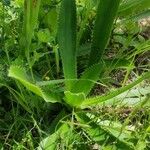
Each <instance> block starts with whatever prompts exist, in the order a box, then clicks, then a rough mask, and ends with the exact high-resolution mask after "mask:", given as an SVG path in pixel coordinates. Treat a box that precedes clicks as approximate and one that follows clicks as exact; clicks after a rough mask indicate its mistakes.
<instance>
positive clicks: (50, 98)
mask: <svg viewBox="0 0 150 150" xmlns="http://www.w3.org/2000/svg"><path fill="white" fill-rule="evenodd" d="M8 76H9V77H12V78H15V79H16V80H18V81H20V82H21V83H22V84H23V85H24V86H25V87H26V88H27V89H28V90H30V91H32V92H33V93H35V94H36V95H38V96H40V97H42V98H43V99H44V100H45V101H46V102H52V103H55V102H60V98H59V97H58V95H57V94H55V93H50V92H49V91H47V90H45V89H44V88H42V87H39V86H38V85H36V84H34V83H33V82H32V80H31V79H30V77H29V76H28V75H27V74H26V72H25V70H24V69H23V68H21V67H19V66H11V67H10V69H9V74H8Z"/></svg>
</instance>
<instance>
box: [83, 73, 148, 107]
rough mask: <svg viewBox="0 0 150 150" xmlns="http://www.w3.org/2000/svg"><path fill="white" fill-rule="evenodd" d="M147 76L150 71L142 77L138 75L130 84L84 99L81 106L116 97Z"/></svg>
mask: <svg viewBox="0 0 150 150" xmlns="http://www.w3.org/2000/svg"><path fill="white" fill-rule="evenodd" d="M149 78H150V72H147V73H145V74H144V75H143V76H142V77H140V78H139V79H137V80H136V81H134V82H132V83H131V84H129V85H127V86H125V87H122V88H119V89H118V90H115V91H112V92H110V93H109V94H107V95H104V96H97V97H93V98H89V99H87V100H85V101H84V102H83V103H82V105H81V107H82V108H86V107H88V106H91V105H97V104H99V103H103V102H105V101H107V100H109V99H111V98H113V97H116V96H118V95H120V94H121V93H123V92H125V91H127V90H129V89H131V88H133V87H134V86H136V85H137V84H139V83H141V82H142V81H143V80H146V79H149Z"/></svg>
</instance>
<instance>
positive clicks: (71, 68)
mask: <svg viewBox="0 0 150 150" xmlns="http://www.w3.org/2000/svg"><path fill="white" fill-rule="evenodd" d="M58 43H59V48H60V54H61V58H62V64H63V71H64V76H65V79H75V78H76V77H77V72H76V70H77V66H76V4H75V0H62V2H61V8H60V14H59V25H58ZM71 84H72V83H71V81H68V82H66V86H67V90H70V88H71Z"/></svg>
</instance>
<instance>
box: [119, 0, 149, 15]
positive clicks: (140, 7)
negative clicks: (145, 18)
mask: <svg viewBox="0 0 150 150" xmlns="http://www.w3.org/2000/svg"><path fill="white" fill-rule="evenodd" d="M148 9H150V0H128V1H127V2H124V3H123V4H122V5H121V6H120V7H119V11H118V16H119V17H131V16H134V15H137V14H140V13H142V12H144V11H146V10H148Z"/></svg>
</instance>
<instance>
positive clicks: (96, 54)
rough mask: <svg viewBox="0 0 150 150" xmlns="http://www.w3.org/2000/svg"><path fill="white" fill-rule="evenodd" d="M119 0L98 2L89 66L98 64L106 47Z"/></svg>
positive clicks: (101, 0)
mask: <svg viewBox="0 0 150 150" xmlns="http://www.w3.org/2000/svg"><path fill="white" fill-rule="evenodd" d="M120 1H121V0H100V3H99V6H98V9H97V17H96V21H95V28H94V35H93V41H92V47H91V54H90V59H89V65H93V64H95V63H98V62H99V61H100V59H101V57H102V55H103V53H104V50H105V48H106V46H107V43H108V40H109V37H110V34H111V29H112V26H113V22H114V19H115V17H116V14H117V11H118V7H119V4H120Z"/></svg>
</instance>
